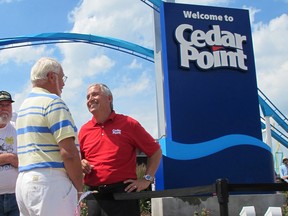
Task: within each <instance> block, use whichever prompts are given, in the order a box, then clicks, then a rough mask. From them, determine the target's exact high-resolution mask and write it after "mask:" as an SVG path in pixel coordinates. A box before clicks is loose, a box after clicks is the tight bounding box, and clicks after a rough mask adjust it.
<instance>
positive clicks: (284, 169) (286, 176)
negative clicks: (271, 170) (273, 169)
mask: <svg viewBox="0 0 288 216" xmlns="http://www.w3.org/2000/svg"><path fill="white" fill-rule="evenodd" d="M279 170H280V178H281V179H283V180H284V181H285V182H287V183H288V158H286V157H284V158H283V159H282V164H281V166H280V167H279Z"/></svg>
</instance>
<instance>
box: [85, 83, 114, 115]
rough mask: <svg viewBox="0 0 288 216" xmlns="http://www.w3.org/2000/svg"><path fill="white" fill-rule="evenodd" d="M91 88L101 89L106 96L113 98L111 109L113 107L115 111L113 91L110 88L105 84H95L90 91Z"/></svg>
mask: <svg viewBox="0 0 288 216" xmlns="http://www.w3.org/2000/svg"><path fill="white" fill-rule="evenodd" d="M91 87H99V88H100V89H101V92H103V93H104V94H105V95H106V96H111V97H112V101H111V104H110V107H111V110H113V95H112V92H111V90H110V89H109V88H108V86H107V85H105V84H103V83H94V84H91V85H89V86H88V89H90V88H91Z"/></svg>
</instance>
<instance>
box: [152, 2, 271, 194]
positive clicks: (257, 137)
mask: <svg viewBox="0 0 288 216" xmlns="http://www.w3.org/2000/svg"><path fill="white" fill-rule="evenodd" d="M160 16H161V40H162V64H163V76H164V78H163V80H164V84H163V85H164V87H163V88H164V111H165V120H166V137H164V138H162V139H161V140H160V144H161V147H162V150H163V159H162V161H161V165H160V168H159V169H158V172H157V175H156V188H157V189H170V188H179V187H193V186H201V185H208V184H213V183H215V181H216V180H217V179H219V178H227V179H228V181H229V182H230V183H272V182H274V171H273V156H272V154H271V149H270V147H269V146H267V144H265V143H263V142H262V134H261V122H260V113H259V102H258V93H257V82H256V73H255V63H254V55H253V46H252V38H251V30H250V22H249V14H248V11H247V10H242V9H228V8H220V7H208V6H196V5H187V4H175V3H165V2H163V4H161V8H160Z"/></svg>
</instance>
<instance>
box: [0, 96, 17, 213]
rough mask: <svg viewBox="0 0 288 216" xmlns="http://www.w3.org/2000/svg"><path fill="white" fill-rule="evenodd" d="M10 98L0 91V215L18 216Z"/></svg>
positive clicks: (15, 158) (14, 131) (14, 148)
mask: <svg viewBox="0 0 288 216" xmlns="http://www.w3.org/2000/svg"><path fill="white" fill-rule="evenodd" d="M13 102H14V101H13V100H12V97H11V95H10V94H9V93H8V92H7V91H0V215H1V216H18V215H19V210H18V206H17V202H16V197H15V185H16V180H17V176H18V157H17V154H16V153H17V137H16V129H15V124H14V122H12V121H11V118H12V103H13Z"/></svg>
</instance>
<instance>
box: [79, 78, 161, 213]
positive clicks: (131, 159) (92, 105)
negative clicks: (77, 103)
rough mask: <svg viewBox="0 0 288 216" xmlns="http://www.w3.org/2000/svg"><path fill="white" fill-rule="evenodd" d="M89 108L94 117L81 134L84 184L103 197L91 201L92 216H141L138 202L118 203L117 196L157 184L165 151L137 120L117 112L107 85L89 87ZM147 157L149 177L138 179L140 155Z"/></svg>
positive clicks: (82, 129)
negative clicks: (155, 179)
mask: <svg viewBox="0 0 288 216" xmlns="http://www.w3.org/2000/svg"><path fill="white" fill-rule="evenodd" d="M87 107H88V109H89V111H90V112H91V113H92V115H93V117H92V119H91V120H90V121H88V122H87V123H86V124H84V125H83V126H82V127H81V129H80V132H79V142H80V149H81V155H82V158H83V159H82V169H83V172H84V173H85V177H84V183H85V184H86V185H87V186H88V189H89V190H97V191H98V192H99V193H100V194H103V195H104V196H102V197H101V196H100V198H97V199H95V200H91V199H89V200H87V205H88V215H89V216H116V215H117V216H132V215H133V216H138V215H139V216H140V208H139V202H138V200H127V201H126V200H123V201H116V200H113V199H111V196H106V195H109V194H110V195H111V194H113V193H115V192H125V191H126V192H128V193H129V192H132V191H137V192H139V191H142V190H145V189H146V188H148V187H149V185H150V184H151V183H152V182H153V181H154V175H155V173H156V170H157V168H158V166H159V163H160V160H161V157H162V151H161V149H160V145H159V144H158V143H157V142H156V141H155V140H154V139H153V138H152V136H151V135H150V134H149V133H148V132H147V131H146V130H145V129H144V128H143V127H142V126H141V125H140V123H139V122H138V121H136V120H135V119H133V118H131V117H129V116H125V115H121V114H117V113H115V111H114V110H113V96H112V93H111V91H110V89H109V88H108V87H107V86H106V85H104V84H93V85H91V86H89V87H88V91H87ZM137 151H141V152H144V153H145V154H146V155H147V158H148V160H147V169H146V175H144V176H143V178H139V179H137V175H136V164H137V163H136V153H137Z"/></svg>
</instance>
